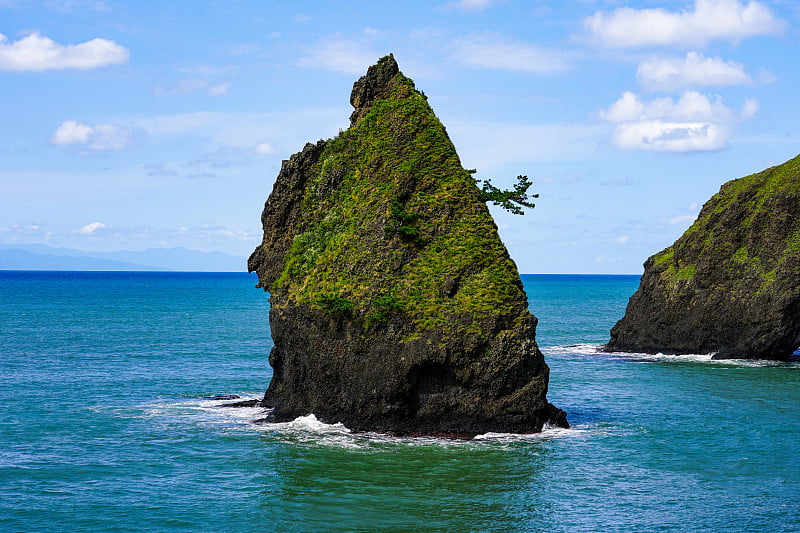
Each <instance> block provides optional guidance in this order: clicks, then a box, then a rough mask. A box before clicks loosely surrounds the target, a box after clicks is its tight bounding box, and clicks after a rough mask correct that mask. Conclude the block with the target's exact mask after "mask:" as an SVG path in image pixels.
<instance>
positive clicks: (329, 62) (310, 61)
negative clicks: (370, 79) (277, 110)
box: [298, 37, 380, 74]
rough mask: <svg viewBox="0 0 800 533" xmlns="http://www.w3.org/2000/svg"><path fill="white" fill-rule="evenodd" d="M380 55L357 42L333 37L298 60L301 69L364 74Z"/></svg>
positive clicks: (317, 45)
mask: <svg viewBox="0 0 800 533" xmlns="http://www.w3.org/2000/svg"><path fill="white" fill-rule="evenodd" d="M379 57H380V55H379V54H377V53H375V52H373V51H372V50H370V49H369V48H367V47H366V46H365V45H364V44H363V43H361V42H359V41H353V40H349V39H344V38H341V37H334V38H331V39H328V40H325V41H322V42H321V43H318V44H316V45H315V46H314V48H313V49H312V51H311V53H310V54H309V55H307V56H305V57H303V58H301V59H300V61H299V62H298V64H299V65H300V66H301V67H309V68H321V69H325V70H333V71H335V72H342V73H344V74H364V73H365V72H366V71H367V67H369V66H370V65H372V64H373V63H375V61H377V60H378V59H379Z"/></svg>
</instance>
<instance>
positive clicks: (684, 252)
mask: <svg viewBox="0 0 800 533" xmlns="http://www.w3.org/2000/svg"><path fill="white" fill-rule="evenodd" d="M798 214H800V156H798V157H796V158H794V159H792V160H790V161H787V162H786V163H784V164H782V165H779V166H776V167H772V168H769V169H767V170H764V171H763V172H759V173H757V174H753V175H750V176H746V177H744V178H740V179H736V180H732V181H729V182H727V183H725V184H724V185H723V186H722V188H721V189H720V191H719V193H717V194H716V195H714V196H713V197H712V198H711V199H710V200H709V201H708V202H707V203H706V204H705V205H704V206H703V208H702V210H701V211H700V214H699V215H698V218H697V220H696V221H695V223H694V224H693V225H692V226H691V227H690V228H689V229H688V230H686V232H685V233H684V234H683V235H682V236H681V237H680V238H679V239H678V240H677V241H675V243H674V244H673V245H672V246H670V247H669V248H667V249H665V250H663V251H661V252H659V253H657V254H656V255H654V256H652V257H650V258H649V259H648V260H647V261H646V262H645V264H644V275H643V276H642V279H641V283H640V286H639V289H638V290H637V291H636V293H635V294H634V295H633V296H632V297H631V299H630V301H629V303H628V308H627V311H626V313H625V316H624V317H623V318H622V320H620V321H619V322H618V323H617V324H616V325H615V326H614V328H613V329H612V330H611V341H610V342H609V344H608V345H607V347H606V348H607V349H608V350H610V351H628V352H644V353H659V352H660V353H667V354H685V353H713V354H714V358H716V359H731V358H737V359H738V358H742V359H774V360H786V359H789V358H790V357H791V356H792V353H793V352H794V351H795V350H796V349H797V347H798V346H800V216H798Z"/></svg>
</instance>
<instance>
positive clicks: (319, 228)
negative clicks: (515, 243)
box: [248, 55, 567, 437]
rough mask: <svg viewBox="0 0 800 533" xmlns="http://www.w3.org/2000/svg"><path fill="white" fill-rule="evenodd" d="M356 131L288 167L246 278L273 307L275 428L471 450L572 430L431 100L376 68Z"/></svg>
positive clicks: (359, 89)
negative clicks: (439, 441)
mask: <svg viewBox="0 0 800 533" xmlns="http://www.w3.org/2000/svg"><path fill="white" fill-rule="evenodd" d="M350 101H351V103H352V105H353V106H354V108H355V110H354V111H353V113H352V115H351V126H350V128H349V129H347V130H346V131H344V132H341V133H340V134H339V135H338V136H337V137H335V138H333V139H330V140H325V141H319V142H317V143H316V144H307V145H306V146H305V148H303V150H302V151H301V152H299V153H297V154H295V155H293V156H292V157H291V158H290V159H289V160H288V161H284V163H283V166H282V168H281V170H280V173H279V175H278V177H277V180H276V181H275V185H274V188H273V191H272V193H271V194H270V196H269V198H268V199H267V202H266V204H265V207H264V211H263V214H262V217H261V220H262V224H263V228H264V237H263V242H262V244H261V245H260V246H258V247H257V248H256V250H255V251H254V252H253V254H252V255H251V257H250V259H249V262H248V268H249V270H250V271H251V272H252V271H255V272H256V273H257V274H258V278H259V286H260V287H263V288H264V289H265V290H267V291H269V293H270V327H271V330H272V337H273V340H274V347H273V349H272V351H271V353H270V357H269V361H270V364H271V365H272V367H273V377H272V380H271V382H270V384H269V388H268V390H267V392H266V394H265V396H264V400H263V404H264V405H265V406H268V407H272V408H273V410H272V412H271V414H270V418H271V419H272V420H274V421H288V420H292V419H294V418H296V417H298V416H303V415H307V414H309V413H313V414H314V415H316V416H317V418H319V419H320V420H322V421H324V422H328V423H336V422H342V423H344V424H345V425H346V426H347V427H349V428H351V429H353V430H357V431H378V432H384V433H390V434H396V435H410V434H426V435H449V436H462V437H470V436H474V435H476V434H479V433H485V432H490V431H492V432H537V431H540V430H541V429H542V426H543V425H544V424H545V423H552V424H555V425H559V426H566V425H567V422H566V415H565V414H564V412H563V411H561V410H560V409H557V408H556V407H554V406H552V405H551V404H550V403H548V401H547V399H546V393H547V386H548V373H549V369H548V367H547V365H546V364H545V361H544V358H543V356H542V354H541V352H540V351H539V348H538V347H537V345H536V341H535V331H536V323H537V320H536V317H534V316H533V315H532V314H531V313H530V312H529V311H528V303H527V298H526V296H525V292H524V291H523V288H522V284H521V282H520V278H519V273H518V271H517V268H516V265H515V264H514V262H513V261H512V260H511V258H510V257H509V255H508V252H507V251H506V248H505V246H504V245H503V243H502V242H501V240H500V238H499V236H498V234H497V228H496V226H495V224H494V222H493V220H492V218H491V215H490V213H489V211H488V209H487V207H486V205H485V203H484V202H483V201H482V200H481V196H480V191H479V190H478V188H477V186H476V185H475V181H474V180H473V178H472V176H471V174H470V173H469V172H468V171H466V170H465V169H464V168H463V167H462V166H461V162H460V161H459V158H458V155H457V154H456V151H455V148H454V146H453V144H452V143H451V141H450V139H449V137H448V135H447V132H446V131H445V128H444V127H443V125H442V124H441V123H440V122H439V120H438V118H437V117H436V116H435V115H434V113H433V111H432V110H431V108H430V106H429V105H428V102H427V98H426V97H425V96H424V95H423V94H422V93H421V92H419V91H418V90H417V89H416V88H415V86H414V83H413V82H412V81H411V80H410V79H409V78H407V77H405V76H404V75H403V74H402V73H401V72H400V71H399V69H398V66H397V63H396V62H395V59H394V57H393V56H391V55H390V56H387V57H384V58H382V59H381V60H380V61H378V63H377V64H376V65H373V66H372V67H370V68H369V70H368V72H367V74H366V76H364V77H362V78H361V79H360V80H358V81H357V82H356V83H355V85H354V87H353V91H352V95H351V98H350Z"/></svg>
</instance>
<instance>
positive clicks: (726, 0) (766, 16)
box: [583, 0, 784, 48]
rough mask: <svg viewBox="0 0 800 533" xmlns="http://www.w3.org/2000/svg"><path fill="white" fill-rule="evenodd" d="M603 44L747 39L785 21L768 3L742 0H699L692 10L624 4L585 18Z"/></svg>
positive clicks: (775, 28)
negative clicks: (741, 0) (777, 16)
mask: <svg viewBox="0 0 800 533" xmlns="http://www.w3.org/2000/svg"><path fill="white" fill-rule="evenodd" d="M583 24H584V27H585V28H586V29H587V30H588V31H589V32H590V34H591V35H592V37H593V38H594V39H595V40H596V41H597V42H598V43H599V44H601V45H603V46H607V47H610V48H635V47H641V46H670V45H677V46H693V45H703V44H705V43H707V42H708V41H711V40H714V39H731V40H737V39H743V38H745V37H752V36H755V35H770V34H775V33H779V32H780V31H781V30H782V29H783V27H784V22H783V21H781V20H779V19H777V18H775V16H774V15H773V14H772V12H771V11H770V10H769V8H767V7H766V6H765V5H763V4H761V3H759V2H755V1H751V2H748V3H747V4H744V3H742V2H740V1H739V0H696V1H695V4H694V6H693V9H691V10H684V11H680V12H677V13H675V12H669V11H667V10H665V9H661V8H657V9H633V8H630V7H623V8H618V9H615V10H614V11H612V12H610V13H605V12H602V11H599V12H597V13H595V14H594V15H592V16H590V17H587V18H586V19H584V21H583Z"/></svg>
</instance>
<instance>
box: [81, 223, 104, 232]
mask: <svg viewBox="0 0 800 533" xmlns="http://www.w3.org/2000/svg"><path fill="white" fill-rule="evenodd" d="M107 227H108V226H106V225H105V224H103V223H102V222H92V223H90V224H86V225H85V226H83V227H82V228H79V229H78V230H77V231H78V233H80V234H81V235H92V234H94V232H95V231H97V230H99V229H105V228H107Z"/></svg>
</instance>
